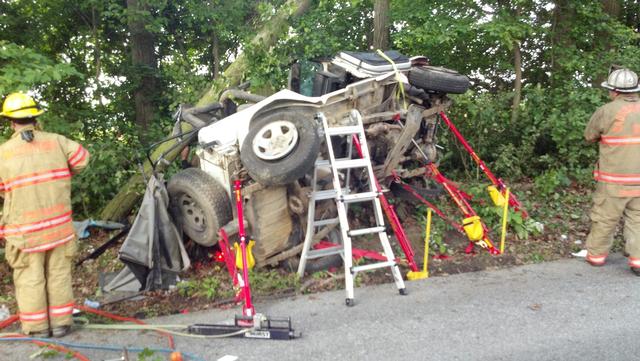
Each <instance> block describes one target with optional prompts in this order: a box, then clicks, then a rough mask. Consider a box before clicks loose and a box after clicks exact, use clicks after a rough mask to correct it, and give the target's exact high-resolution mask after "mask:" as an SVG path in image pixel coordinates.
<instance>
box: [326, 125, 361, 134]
mask: <svg viewBox="0 0 640 361" xmlns="http://www.w3.org/2000/svg"><path fill="white" fill-rule="evenodd" d="M325 131H326V132H327V134H329V135H349V134H358V133H360V132H362V127H359V126H357V125H352V126H347V127H333V128H327V129H325Z"/></svg>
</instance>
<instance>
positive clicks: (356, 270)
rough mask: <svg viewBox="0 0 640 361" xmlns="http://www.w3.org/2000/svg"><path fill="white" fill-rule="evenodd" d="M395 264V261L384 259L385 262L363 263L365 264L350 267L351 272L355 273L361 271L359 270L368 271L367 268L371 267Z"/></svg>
mask: <svg viewBox="0 0 640 361" xmlns="http://www.w3.org/2000/svg"><path fill="white" fill-rule="evenodd" d="M395 265H396V262H395V261H386V262H378V263H371V264H365V265H362V266H356V267H351V273H353V274H355V273H357V272H361V271H369V270H372V269H378V268H385V267H393V266H395Z"/></svg>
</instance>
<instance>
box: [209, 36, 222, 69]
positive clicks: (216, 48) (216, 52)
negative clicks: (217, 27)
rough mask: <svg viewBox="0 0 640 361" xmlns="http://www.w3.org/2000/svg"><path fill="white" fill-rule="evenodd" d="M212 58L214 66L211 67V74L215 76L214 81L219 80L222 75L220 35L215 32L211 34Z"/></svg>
mask: <svg viewBox="0 0 640 361" xmlns="http://www.w3.org/2000/svg"><path fill="white" fill-rule="evenodd" d="M211 42H212V44H211V57H212V59H211V60H212V62H213V66H212V67H211V73H212V75H213V79H217V78H218V75H219V74H220V40H219V39H218V34H216V32H215V31H214V32H213V33H212V34H211Z"/></svg>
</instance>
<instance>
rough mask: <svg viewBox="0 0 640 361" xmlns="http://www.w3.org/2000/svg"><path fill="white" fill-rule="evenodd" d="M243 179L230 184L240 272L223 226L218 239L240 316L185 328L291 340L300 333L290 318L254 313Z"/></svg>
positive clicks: (219, 333)
mask: <svg viewBox="0 0 640 361" xmlns="http://www.w3.org/2000/svg"><path fill="white" fill-rule="evenodd" d="M241 188H242V181H240V180H236V181H234V184H233V189H234V195H235V200H236V209H237V213H238V236H239V237H240V247H239V248H240V252H241V256H242V257H241V258H242V275H240V274H239V273H238V266H237V265H236V262H235V259H236V255H235V254H234V253H233V251H232V250H231V247H230V244H229V238H228V236H227V233H226V232H225V231H224V229H222V228H221V229H220V231H219V234H220V237H221V239H220V241H219V242H218V243H219V245H220V248H221V250H222V253H223V255H224V257H225V263H226V265H227V270H228V271H229V275H231V278H232V279H233V285H234V287H240V291H239V292H238V293H237V294H236V301H243V304H242V316H236V317H235V322H234V324H233V325H227V324H195V325H191V326H189V328H188V331H189V333H194V334H199V335H208V336H212V335H217V336H220V337H223V336H238V337H245V338H258V339H275V340H290V339H293V338H296V337H299V334H298V335H296V333H295V332H294V330H293V328H292V327H291V318H289V317H287V318H278V319H277V318H271V317H268V316H265V315H262V314H260V313H256V311H255V308H254V307H253V303H252V301H251V285H250V284H249V262H248V261H247V259H248V258H247V235H246V233H245V229H244V212H243V209H242V193H241Z"/></svg>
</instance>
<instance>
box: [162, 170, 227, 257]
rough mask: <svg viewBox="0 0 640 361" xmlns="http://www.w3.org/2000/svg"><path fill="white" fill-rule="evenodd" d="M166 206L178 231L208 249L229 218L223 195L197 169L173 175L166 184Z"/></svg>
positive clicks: (225, 193) (223, 193) (216, 183)
mask: <svg viewBox="0 0 640 361" xmlns="http://www.w3.org/2000/svg"><path fill="white" fill-rule="evenodd" d="M167 191H168V192H169V205H170V208H171V213H172V215H173V218H174V220H175V222H176V224H177V225H178V227H179V228H181V229H182V231H183V232H184V234H186V235H187V237H189V238H190V239H191V240H192V241H194V242H195V243H197V244H199V245H201V246H205V247H211V246H213V245H215V244H216V243H217V242H218V230H219V229H220V227H222V226H224V225H225V224H227V223H228V222H230V221H231V220H232V219H233V214H232V212H231V201H230V200H229V196H228V194H227V192H226V191H225V190H224V188H223V187H222V185H220V184H219V183H218V182H217V181H216V180H215V179H213V177H211V176H210V175H208V174H207V173H205V172H204V171H202V170H200V169H197V168H187V169H184V170H182V171H180V172H178V173H176V174H175V175H174V176H173V177H171V179H170V180H169V183H168V184H167Z"/></svg>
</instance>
